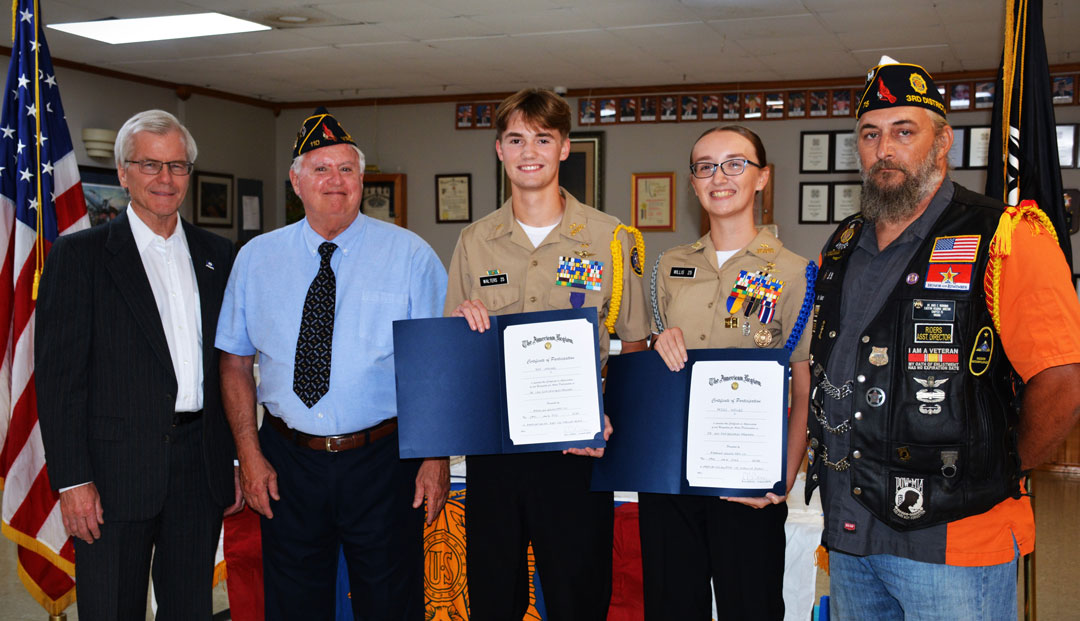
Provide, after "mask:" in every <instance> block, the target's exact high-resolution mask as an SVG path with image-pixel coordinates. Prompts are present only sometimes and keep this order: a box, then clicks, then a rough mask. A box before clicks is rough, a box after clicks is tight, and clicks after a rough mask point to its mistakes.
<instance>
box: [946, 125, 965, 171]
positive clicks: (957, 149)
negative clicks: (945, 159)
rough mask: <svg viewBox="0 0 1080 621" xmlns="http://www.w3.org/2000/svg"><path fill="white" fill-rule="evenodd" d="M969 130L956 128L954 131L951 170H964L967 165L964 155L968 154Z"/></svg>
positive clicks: (950, 159) (950, 153) (950, 152)
mask: <svg viewBox="0 0 1080 621" xmlns="http://www.w3.org/2000/svg"><path fill="white" fill-rule="evenodd" d="M967 130H968V128H966V127H954V128H953V130H952V132H953V143H952V147H951V148H950V149H949V168H964V164H965V163H966V160H965V159H964V155H965V153H967V135H968V131H967Z"/></svg>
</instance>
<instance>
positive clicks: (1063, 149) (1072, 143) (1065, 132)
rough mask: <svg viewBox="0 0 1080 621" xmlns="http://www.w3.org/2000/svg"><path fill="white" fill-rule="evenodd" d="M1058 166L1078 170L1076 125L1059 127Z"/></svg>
mask: <svg viewBox="0 0 1080 621" xmlns="http://www.w3.org/2000/svg"><path fill="white" fill-rule="evenodd" d="M1057 145H1058V165H1059V166H1061V168H1076V125H1058V126H1057Z"/></svg>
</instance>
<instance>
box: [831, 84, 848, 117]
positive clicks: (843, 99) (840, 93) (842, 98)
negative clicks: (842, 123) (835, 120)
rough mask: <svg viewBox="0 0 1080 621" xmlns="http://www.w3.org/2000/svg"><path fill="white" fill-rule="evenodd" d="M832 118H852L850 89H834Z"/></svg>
mask: <svg viewBox="0 0 1080 621" xmlns="http://www.w3.org/2000/svg"><path fill="white" fill-rule="evenodd" d="M832 116H851V89H850V88H838V89H833V92H832Z"/></svg>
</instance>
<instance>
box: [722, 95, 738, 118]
mask: <svg viewBox="0 0 1080 621" xmlns="http://www.w3.org/2000/svg"><path fill="white" fill-rule="evenodd" d="M720 101H721V106H722V107H721V110H722V114H723V118H724V120H725V121H737V120H738V119H739V115H740V113H739V111H740V109H741V108H740V107H739V94H738V93H727V94H725V95H723V96H722V97H721V98H720Z"/></svg>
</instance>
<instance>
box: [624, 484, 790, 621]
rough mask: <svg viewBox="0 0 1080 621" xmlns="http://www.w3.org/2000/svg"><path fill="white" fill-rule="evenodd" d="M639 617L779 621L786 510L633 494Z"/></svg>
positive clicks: (682, 620) (685, 620)
mask: <svg viewBox="0 0 1080 621" xmlns="http://www.w3.org/2000/svg"><path fill="white" fill-rule="evenodd" d="M638 515H639V518H638V519H639V523H640V529H641V565H642V578H643V580H644V587H645V618H646V619H647V620H649V621H653V620H668V619H679V620H680V621H698V620H701V621H708V620H709V619H711V618H712V598H711V597H710V595H712V593H711V592H710V589H709V578H710V577H711V578H712V582H713V587H714V589H715V593H716V601H717V607H718V610H717V613H718V614H719V615H720V619H725V618H727V619H755V620H756V619H761V620H768V619H777V620H780V619H783V618H784V546H785V543H786V538H785V536H784V521H785V520H787V504H783V503H782V504H779V505H768V506H766V507H764V508H762V509H754V508H752V507H748V506H746V505H742V504H739V503H736V502H730V501H727V500H720V499H719V498H715V497H711V496H676V495H669V494H644V493H643V494H639V495H638Z"/></svg>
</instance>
